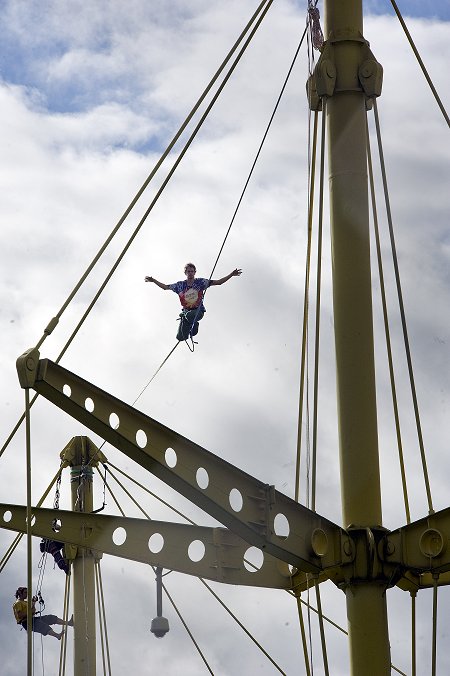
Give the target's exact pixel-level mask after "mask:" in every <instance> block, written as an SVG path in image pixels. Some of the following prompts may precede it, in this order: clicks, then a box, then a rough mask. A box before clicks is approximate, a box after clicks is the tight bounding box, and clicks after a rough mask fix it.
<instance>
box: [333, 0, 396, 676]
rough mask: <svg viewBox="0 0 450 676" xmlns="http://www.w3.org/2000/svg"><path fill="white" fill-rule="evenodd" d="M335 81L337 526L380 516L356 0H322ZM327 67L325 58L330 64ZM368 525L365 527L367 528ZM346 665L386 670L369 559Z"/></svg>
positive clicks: (355, 581) (380, 595) (356, 670)
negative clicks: (339, 515) (339, 518)
mask: <svg viewBox="0 0 450 676" xmlns="http://www.w3.org/2000/svg"><path fill="white" fill-rule="evenodd" d="M325 20H326V27H325V39H326V41H327V44H330V45H332V50H333V57H334V66H335V73H334V72H333V73H332V74H333V75H335V76H336V84H335V88H334V92H333V95H332V96H330V97H329V98H328V100H327V124H328V139H329V181H330V208H331V237H332V260H333V303H334V322H335V343H336V362H337V393H338V415H339V441H340V465H341V491H342V512H343V526H344V527H345V528H348V527H349V526H357V527H359V528H362V529H370V528H373V527H376V526H380V525H381V522H382V514H381V491H380V476H379V458H378V435H377V415H376V397H375V368H374V349H373V321H372V295H371V274H370V245H369V209H368V187H367V159H366V130H365V125H366V121H365V120H366V111H365V95H364V92H363V91H362V87H361V84H360V82H359V77H358V69H359V66H360V64H361V48H362V45H364V44H365V41H364V40H363V38H362V32H363V25H362V23H363V22H362V3H361V0H325ZM332 71H333V68H332V67H331V70H330V74H331V72H332ZM367 532H369V531H367ZM346 598H347V617H348V625H349V640H350V656H351V658H350V659H351V669H352V674H354V675H357V676H363V675H365V674H377V676H381V675H383V674H389V673H390V655H389V639H388V627H387V612H386V598H385V587H384V585H383V583H382V581H380V580H378V581H376V580H375V579H371V573H370V569H369V567H368V568H367V570H365V569H364V566H362V567H360V569H359V570H358V567H357V569H356V574H354V576H353V577H352V579H351V580H350V581H349V583H348V585H347V586H346Z"/></svg>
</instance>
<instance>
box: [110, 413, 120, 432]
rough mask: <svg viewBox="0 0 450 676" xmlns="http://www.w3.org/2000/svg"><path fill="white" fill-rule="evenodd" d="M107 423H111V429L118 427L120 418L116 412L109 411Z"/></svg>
mask: <svg viewBox="0 0 450 676" xmlns="http://www.w3.org/2000/svg"><path fill="white" fill-rule="evenodd" d="M109 424H110V425H111V427H112V428H113V430H116V429H117V428H118V427H119V425H120V418H119V416H118V415H117V413H111V415H110V416H109Z"/></svg>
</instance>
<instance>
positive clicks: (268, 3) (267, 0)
mask: <svg viewBox="0 0 450 676" xmlns="http://www.w3.org/2000/svg"><path fill="white" fill-rule="evenodd" d="M272 3H273V0H265V1H264V2H262V3H261V4H260V6H259V8H258V9H257V11H256V12H255V14H254V15H253V17H252V19H251V20H250V21H249V23H248V24H247V26H248V28H249V27H250V26H251V24H252V23H253V22H254V19H255V18H256V17H257V15H258V14H259V10H260V8H261V9H262V8H264V9H263V11H262V13H261V16H260V17H259V18H258V20H257V22H256V24H255V26H254V27H253V29H252V30H251V32H250V35H249V37H248V38H247V39H246V40H245V42H244V45H243V47H242V48H241V49H240V51H239V52H238V55H237V57H236V58H235V60H234V62H233V63H232V65H231V66H230V68H229V70H228V72H227V73H226V75H225V77H224V79H223V81H222V82H221V84H220V86H219V88H218V89H217V91H216V93H215V94H214V96H213V98H212V100H211V102H210V103H209V104H208V106H207V108H206V110H205V112H204V113H203V115H202V116H201V118H200V121H199V122H198V124H197V125H196V126H195V128H194V131H193V132H192V134H191V135H190V137H189V138H188V140H187V141H186V143H185V145H184V147H183V149H182V150H181V152H180V154H179V156H178V158H177V160H176V161H175V162H174V164H173V165H172V168H171V169H170V171H169V173H168V174H167V176H166V178H165V179H164V181H163V183H162V185H161V186H160V188H159V189H158V191H157V193H156V195H155V197H154V199H153V200H152V202H151V204H150V206H149V207H148V208H147V210H146V212H145V213H144V215H143V217H142V218H141V220H140V221H139V223H138V225H137V226H136V228H135V230H134V232H133V233H132V235H131V237H130V238H129V240H128V242H127V243H126V245H125V247H124V248H123V249H122V251H121V253H120V254H119V256H118V258H117V259H116V262H115V263H114V265H113V266H112V268H111V269H110V271H109V273H108V274H107V276H106V278H105V280H104V281H103V283H102V284H101V286H100V287H99V289H98V291H97V293H96V294H95V296H94V298H93V299H92V301H91V303H90V304H89V306H88V308H87V309H86V311H85V312H84V314H83V316H82V317H81V319H80V321H79V322H78V324H77V326H76V327H75V329H74V330H73V332H72V334H71V335H70V337H69V339H68V340H67V342H66V343H65V345H64V347H63V349H62V350H61V352H60V353H59V355H58V357H57V359H56V360H55V363H56V364H59V362H60V361H61V359H62V357H63V356H64V354H65V353H66V351H67V350H68V348H69V347H70V345H71V343H72V342H73V340H74V338H75V337H76V335H77V334H78V332H79V330H80V329H81V327H82V325H83V324H84V322H85V320H86V318H87V317H88V315H89V314H90V312H91V310H92V308H93V307H94V305H95V303H96V302H97V300H98V299H99V297H100V295H101V294H102V292H103V291H104V289H105V287H106V285H107V284H108V282H109V280H110V279H111V277H112V276H113V274H114V272H115V270H116V269H117V267H118V266H119V264H120V262H121V261H122V259H123V257H124V256H125V254H126V252H127V251H128V249H129V247H130V246H131V244H132V242H133V241H134V239H135V237H136V236H137V234H138V232H139V231H140V229H141V227H142V225H143V224H144V222H145V221H146V219H147V217H148V215H149V214H150V212H151V210H152V209H153V207H154V206H155V204H156V202H157V201H158V199H159V197H160V196H161V193H162V192H163V190H164V189H165V187H166V186H167V183H168V182H169V180H170V179H171V177H172V176H173V174H174V172H175V170H176V169H177V167H178V165H179V164H180V162H181V160H182V159H183V157H184V155H185V154H186V152H187V150H188V148H189V147H190V145H191V144H192V141H193V140H194V138H195V136H196V135H197V133H198V131H199V129H200V128H201V126H202V124H203V122H204V121H205V119H206V117H207V116H208V114H209V113H210V112H211V109H212V107H213V106H214V104H215V102H216V101H217V99H218V98H219V95H220V94H221V92H222V90H223V89H224V87H225V84H226V83H227V82H228V80H229V79H230V77H231V75H232V73H233V72H234V70H235V68H236V66H237V64H238V63H239V61H240V59H241V57H242V55H243V54H244V52H245V50H246V49H247V47H248V45H249V43H250V41H251V40H252V39H253V37H254V35H255V33H256V31H257V29H258V28H259V26H260V24H261V22H262V20H263V19H264V17H265V15H266V14H267V12H268V10H269V8H270V6H271V5H272ZM264 5H266V6H265V7H264ZM247 32H248V30H247V29H244V31H243V33H242V34H241V36H240V38H239V42H238V43H237V44H236V48H233V49H232V50H231V51H230V53H229V55H228V56H227V58H226V59H225V61H224V63H223V64H222V66H221V67H220V68H219V70H218V71H217V73H216V75H215V76H214V78H213V80H214V83H215V82H216V80H217V78H218V76H219V75H220V74H221V73H222V71H223V70H224V67H225V65H227V64H228V62H229V60H230V59H231V56H232V55H233V54H234V52H235V51H236V49H237V47H238V46H239V44H240V42H241V41H242V38H243V37H244V35H245V34H246V33H247ZM211 86H212V85H211ZM211 86H209V87H208V88H207V89H208V92H209V91H210V89H211ZM202 96H203V95H202ZM203 99H204V96H203V98H202V97H200V99H199V102H203ZM199 105H200V103H198V105H196V107H195V110H196V109H197V108H198V106H199ZM192 114H193V113H192ZM188 117H189V120H190V119H191V117H192V115H191V114H190V116H188ZM183 128H184V127H183ZM177 138H178V137H177ZM153 175H154V174H153V172H152V175H151V176H152V177H153ZM147 180H148V181H149V180H150V177H149V178H148V179H147ZM140 193H141V191H140ZM140 193H138V194H140ZM121 220H122V219H121ZM116 228H117V226H116ZM115 230H116V229H115ZM114 234H115V233H114ZM112 236H113V235H112ZM112 236H110V238H108V240H107V241H108V243H109V241H110V239H112ZM106 246H107V245H106V243H105V245H104V247H105V248H106ZM102 249H103V247H102ZM102 253H103V251H102ZM99 257H100V252H99V253H98V254H97V256H96V257H95V259H94V261H95V263H96V262H97V260H98V258H99ZM94 261H93V263H91V265H90V266H89V268H88V270H89V272H90V271H91V269H92V267H94V265H95V263H94ZM87 274H88V271H86V273H85V274H84V275H83V277H85V276H87ZM78 288H79V287H76V290H78ZM75 293H76V291H75V290H74V292H72V294H70V296H69V298H68V299H67V301H66V303H65V304H64V306H63V308H61V310H60V312H59V313H58V315H57V316H56V317H54V318H53V319H52V320H51V322H50V323H49V325H48V327H47V329H46V330H45V331H44V335H43V337H42V338H41V340H40V341H39V342H38V343H37V345H36V347H37V348H39V347H40V346H41V345H42V343H43V341H44V340H45V338H46V337H47V336H48V335H50V333H51V332H52V331H53V328H54V326H56V324H57V323H58V319H57V318H58V317H59V316H61V314H62V311H63V309H65V308H66V307H67V305H68V303H69V302H70V301H71V300H72V298H73V296H74V295H75ZM50 328H51V330H50ZM38 396H39V395H38V394H37V393H36V394H35V395H34V397H33V399H32V402H31V404H30V406H32V405H33V404H34V402H35V401H36V399H37V398H38ZM24 419H25V413H23V414H22V415H21V417H20V418H19V420H18V422H17V424H16V425H15V427H14V428H13V430H12V432H11V433H10V435H9V437H8V438H7V440H6V442H5V443H4V445H3V446H2V448H1V449H0V457H1V456H2V455H3V453H4V451H5V450H6V448H7V447H8V445H9V444H10V442H11V441H12V439H13V437H14V436H15V434H16V432H17V430H18V429H19V427H20V426H21V424H22V422H23V421H24Z"/></svg>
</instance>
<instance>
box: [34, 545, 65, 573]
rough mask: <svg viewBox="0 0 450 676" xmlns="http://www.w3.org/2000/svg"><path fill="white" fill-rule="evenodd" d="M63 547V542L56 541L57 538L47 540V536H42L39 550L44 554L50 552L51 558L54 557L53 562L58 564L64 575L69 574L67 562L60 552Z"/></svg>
mask: <svg viewBox="0 0 450 676" xmlns="http://www.w3.org/2000/svg"><path fill="white" fill-rule="evenodd" d="M63 547H64V543H63V542H58V540H48V539H47V538H42V540H41V542H40V545H39V549H40V550H41V552H42V553H43V554H44V553H45V552H47V553H48V554H51V555H52V556H53V558H54V559H55V563H56V565H57V566H58V568H61V570H63V571H64V572H65V573H66V575H68V574H69V564H68V563H67V561H66V559H65V558H64V557H63V555H62V554H61V549H62V548H63Z"/></svg>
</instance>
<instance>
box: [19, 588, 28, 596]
mask: <svg viewBox="0 0 450 676" xmlns="http://www.w3.org/2000/svg"><path fill="white" fill-rule="evenodd" d="M27 595H28V590H27V588H26V587H18V588H17V590H16V599H26V597H27Z"/></svg>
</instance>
